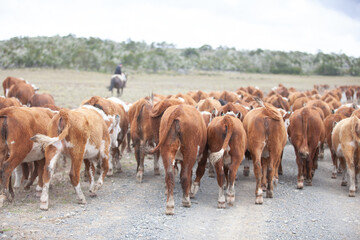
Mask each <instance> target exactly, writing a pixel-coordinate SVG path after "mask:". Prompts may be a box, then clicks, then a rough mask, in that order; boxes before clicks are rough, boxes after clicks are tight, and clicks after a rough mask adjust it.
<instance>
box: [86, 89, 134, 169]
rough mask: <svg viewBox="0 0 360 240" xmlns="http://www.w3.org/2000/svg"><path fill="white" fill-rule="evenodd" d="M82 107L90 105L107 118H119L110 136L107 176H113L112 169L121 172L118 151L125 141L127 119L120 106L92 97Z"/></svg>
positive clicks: (127, 126) (127, 125)
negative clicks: (102, 112)
mask: <svg viewBox="0 0 360 240" xmlns="http://www.w3.org/2000/svg"><path fill="white" fill-rule="evenodd" d="M82 104H83V105H84V106H86V105H91V106H94V107H96V108H98V109H100V110H102V111H104V113H105V114H106V115H108V116H109V117H112V118H115V116H119V117H120V123H119V125H117V126H114V129H113V131H112V132H111V136H110V150H111V151H110V152H111V154H110V158H109V171H108V173H107V174H108V175H113V171H114V170H113V168H114V166H115V168H116V169H117V170H118V171H121V165H120V160H121V157H122V152H120V151H119V147H120V145H121V144H122V143H123V141H124V140H125V136H126V134H127V131H128V128H129V119H128V116H127V114H126V113H125V110H124V108H123V106H122V105H120V104H118V103H115V102H113V101H111V100H108V99H104V98H102V97H99V96H94V97H92V98H90V99H88V100H86V101H84V102H82Z"/></svg>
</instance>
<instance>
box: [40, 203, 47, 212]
mask: <svg viewBox="0 0 360 240" xmlns="http://www.w3.org/2000/svg"><path fill="white" fill-rule="evenodd" d="M40 209H41V210H45V211H47V210H48V209H49V202H48V201H46V202H42V201H41V202H40Z"/></svg>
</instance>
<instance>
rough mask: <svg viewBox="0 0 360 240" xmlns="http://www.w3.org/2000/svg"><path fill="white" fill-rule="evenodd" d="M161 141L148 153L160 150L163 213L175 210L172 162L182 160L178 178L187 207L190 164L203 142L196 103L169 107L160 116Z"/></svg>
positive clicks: (202, 131)
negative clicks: (163, 188) (164, 205)
mask: <svg viewBox="0 0 360 240" xmlns="http://www.w3.org/2000/svg"><path fill="white" fill-rule="evenodd" d="M159 136H160V141H159V144H158V145H157V146H156V148H154V149H153V150H152V151H151V153H155V152H156V151H158V150H160V154H161V157H162V159H163V164H164V169H165V182H166V188H167V200H166V212H165V213H166V214H174V171H175V169H174V165H175V160H176V159H182V160H181V172H180V179H181V185H182V189H183V198H182V204H183V206H185V207H190V206H191V202H190V196H189V194H190V188H191V175H192V167H193V166H194V164H195V161H196V159H197V157H199V153H203V152H204V149H205V144H206V126H205V122H204V119H203V117H202V116H201V114H200V112H199V111H198V110H196V108H195V107H193V106H189V105H186V104H181V105H175V106H171V107H169V108H168V109H167V110H166V111H165V112H164V115H163V117H162V119H161V123H160V135H159Z"/></svg>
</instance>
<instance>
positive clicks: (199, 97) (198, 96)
mask: <svg viewBox="0 0 360 240" xmlns="http://www.w3.org/2000/svg"><path fill="white" fill-rule="evenodd" d="M188 95H190V96H191V97H192V98H193V99H194V100H195V102H197V103H198V102H199V101H200V100H202V99H206V98H208V97H209V94H207V93H206V92H203V91H201V90H198V91H196V92H189V93H188Z"/></svg>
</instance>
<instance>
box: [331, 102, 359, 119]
mask: <svg viewBox="0 0 360 240" xmlns="http://www.w3.org/2000/svg"><path fill="white" fill-rule="evenodd" d="M356 107H357V106H356V105H353V106H347V105H343V106H341V107H339V108H338V109H336V110H335V113H339V114H343V115H345V116H346V117H350V116H351V114H352V113H353V112H354V111H355V110H356V109H355V108H356Z"/></svg>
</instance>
